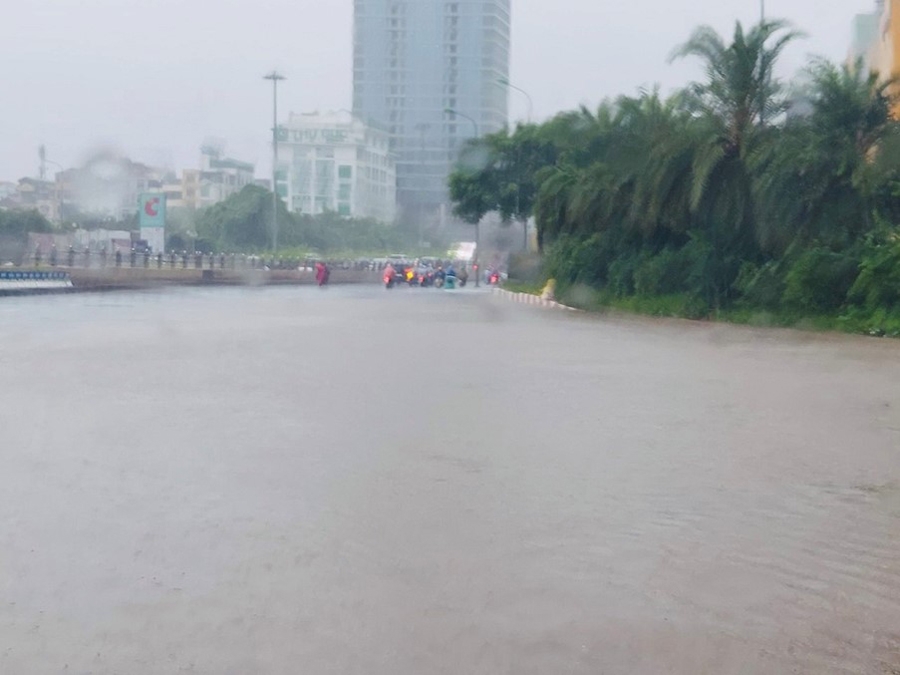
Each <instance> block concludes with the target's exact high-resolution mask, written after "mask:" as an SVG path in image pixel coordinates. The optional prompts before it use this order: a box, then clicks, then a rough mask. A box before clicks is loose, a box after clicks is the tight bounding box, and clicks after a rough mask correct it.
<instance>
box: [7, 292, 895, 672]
mask: <svg viewBox="0 0 900 675" xmlns="http://www.w3.org/2000/svg"><path fill="white" fill-rule="evenodd" d="M0 673H4V674H5V673H9V674H11V675H30V674H32V673H34V674H36V675H37V674H39V675H49V674H66V675H69V674H74V675H86V674H88V673H90V674H94V675H98V674H107V673H117V674H122V675H151V674H153V675H157V674H161V673H203V674H209V675H220V674H228V675H293V674H296V673H309V674H316V675H317V674H320V673H321V674H332V673H333V674H335V675H337V674H341V675H343V674H355V675H407V674H408V675H429V674H432V673H447V674H454V675H456V674H459V675H463V674H465V675H497V674H509V675H561V674H577V675H582V674H584V675H588V674H590V675H596V674H618V673H628V674H644V673H646V674H648V675H656V674H659V673H678V674H682V673H683V674H685V675H697V674H700V673H709V674H710V675H713V674H714V675H724V674H731V673H741V674H747V673H810V674H813V673H815V674H817V675H818V674H823V673H859V674H863V673H865V674H870V673H871V674H878V675H882V674H885V673H888V674H897V673H900V341H887V340H875V339H864V338H853V337H842V336H828V335H813V334H805V333H799V332H789V331H761V330H753V329H747V328H738V327H729V326H722V325H710V324H701V323H687V322H676V321H653V320H644V319H630V318H621V317H620V318H614V317H606V318H603V317H600V318H597V317H586V316H581V315H577V314H569V313H563V312H546V311H542V310H540V309H533V308H527V307H523V306H520V305H516V304H511V303H507V302H504V301H502V300H500V299H497V298H493V297H491V296H490V295H489V294H487V293H480V292H476V291H475V290H474V289H473V290H471V291H469V290H468V289H466V290H464V291H459V292H447V291H436V290H417V289H401V288H398V289H395V290H394V291H392V292H390V293H388V292H386V291H385V290H384V289H381V288H378V287H361V288H337V287H335V288H331V289H329V290H327V291H324V292H323V291H319V290H318V289H312V288H304V289H268V290H266V289H256V290H239V289H235V290H213V291H206V290H178V291H169V292H159V293H142V294H124V293H123V294H110V295H79V296H62V297H42V298H22V299H10V298H6V299H2V300H0Z"/></svg>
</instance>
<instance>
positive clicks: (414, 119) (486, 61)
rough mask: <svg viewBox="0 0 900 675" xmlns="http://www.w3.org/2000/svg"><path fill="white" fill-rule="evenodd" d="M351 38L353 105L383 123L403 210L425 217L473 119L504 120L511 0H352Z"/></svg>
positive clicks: (436, 206) (490, 126)
mask: <svg viewBox="0 0 900 675" xmlns="http://www.w3.org/2000/svg"><path fill="white" fill-rule="evenodd" d="M353 45H354V53H353V112H354V113H355V114H356V115H358V116H359V117H360V118H362V119H363V120H366V121H368V122H370V123H372V124H375V125H378V126H380V127H383V128H385V129H387V130H388V131H389V134H390V139H391V140H390V143H391V148H392V150H393V153H394V155H395V158H396V162H397V201H398V205H399V207H400V213H401V217H404V218H407V219H411V218H421V217H430V216H433V215H434V214H436V213H438V212H440V210H441V208H442V207H444V206H446V205H447V204H448V202H449V197H448V193H447V176H448V175H449V173H450V171H451V169H452V167H453V164H454V162H455V161H456V158H457V156H458V153H459V150H460V148H461V147H462V145H463V143H464V142H465V141H466V140H467V139H469V138H472V137H473V136H474V135H475V133H476V124H477V132H478V134H479V135H484V134H487V133H491V132H493V131H498V130H499V129H502V128H503V126H504V125H505V124H506V123H507V117H508V91H507V89H506V87H505V86H504V85H502V84H501V83H500V80H502V79H504V78H507V77H508V76H509V53H510V0H477V1H475V0H354V39H353ZM447 109H452V110H456V111H458V112H459V113H460V115H459V116H457V115H453V114H449V113H447V112H446V110H447ZM462 115H466V116H468V117H470V118H472V121H470V120H469V119H466V118H465V117H462ZM473 121H474V123H473Z"/></svg>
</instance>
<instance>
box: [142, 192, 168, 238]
mask: <svg viewBox="0 0 900 675" xmlns="http://www.w3.org/2000/svg"><path fill="white" fill-rule="evenodd" d="M138 215H139V216H140V225H141V228H142V229H143V228H145V227H163V228H164V227H165V226H166V196H165V195H164V194H162V193H160V194H154V193H150V192H145V193H144V194H142V195H141V201H140V209H139V211H138Z"/></svg>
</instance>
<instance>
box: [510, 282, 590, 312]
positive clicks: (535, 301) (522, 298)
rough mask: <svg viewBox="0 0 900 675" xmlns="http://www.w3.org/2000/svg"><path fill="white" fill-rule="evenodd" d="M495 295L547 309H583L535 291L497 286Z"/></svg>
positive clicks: (571, 310) (572, 310)
mask: <svg viewBox="0 0 900 675" xmlns="http://www.w3.org/2000/svg"><path fill="white" fill-rule="evenodd" d="M494 295H498V296H500V297H501V298H505V299H507V300H511V301H512V302H520V303H523V304H526V305H534V306H536V307H544V308H547V309H563V310H566V311H569V312H580V311H581V310H579V309H576V308H575V307H569V306H568V305H564V304H562V303H560V302H557V301H556V300H548V299H547V298H542V297H541V296H539V295H534V294H533V293H514V292H513V291H507V290H506V289H503V288H495V289H494Z"/></svg>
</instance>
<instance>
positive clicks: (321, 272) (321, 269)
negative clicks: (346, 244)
mask: <svg viewBox="0 0 900 675" xmlns="http://www.w3.org/2000/svg"><path fill="white" fill-rule="evenodd" d="M316 283H317V284H319V286H324V285H325V284H327V283H328V265H326V264H325V263H323V262H317V263H316Z"/></svg>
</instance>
